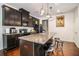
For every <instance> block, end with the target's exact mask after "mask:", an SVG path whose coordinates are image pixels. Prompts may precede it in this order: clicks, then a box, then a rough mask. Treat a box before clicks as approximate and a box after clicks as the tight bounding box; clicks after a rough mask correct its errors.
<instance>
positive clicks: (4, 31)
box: [2, 26, 33, 33]
mask: <svg viewBox="0 0 79 59" xmlns="http://www.w3.org/2000/svg"><path fill="white" fill-rule="evenodd" d="M11 27H14V28H16V30H17V33H19V29H27V32H30V31H31V30H32V29H33V27H17V26H3V27H2V32H3V33H6V29H10V28H11Z"/></svg>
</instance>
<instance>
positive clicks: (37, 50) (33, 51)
mask: <svg viewBox="0 0 79 59" xmlns="http://www.w3.org/2000/svg"><path fill="white" fill-rule="evenodd" d="M20 55H21V56H44V55H45V50H44V47H43V45H41V44H37V43H34V42H29V41H26V40H20Z"/></svg>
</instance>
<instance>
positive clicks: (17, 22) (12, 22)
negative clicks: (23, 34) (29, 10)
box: [2, 5, 21, 26]
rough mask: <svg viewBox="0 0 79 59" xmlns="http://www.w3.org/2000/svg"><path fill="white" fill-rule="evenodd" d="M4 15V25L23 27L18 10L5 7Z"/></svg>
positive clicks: (3, 7)
mask: <svg viewBox="0 0 79 59" xmlns="http://www.w3.org/2000/svg"><path fill="white" fill-rule="evenodd" d="M2 14H3V25H5V26H21V13H20V12H19V11H18V10H16V9H13V8H11V7H8V6H6V5H3V6H2Z"/></svg>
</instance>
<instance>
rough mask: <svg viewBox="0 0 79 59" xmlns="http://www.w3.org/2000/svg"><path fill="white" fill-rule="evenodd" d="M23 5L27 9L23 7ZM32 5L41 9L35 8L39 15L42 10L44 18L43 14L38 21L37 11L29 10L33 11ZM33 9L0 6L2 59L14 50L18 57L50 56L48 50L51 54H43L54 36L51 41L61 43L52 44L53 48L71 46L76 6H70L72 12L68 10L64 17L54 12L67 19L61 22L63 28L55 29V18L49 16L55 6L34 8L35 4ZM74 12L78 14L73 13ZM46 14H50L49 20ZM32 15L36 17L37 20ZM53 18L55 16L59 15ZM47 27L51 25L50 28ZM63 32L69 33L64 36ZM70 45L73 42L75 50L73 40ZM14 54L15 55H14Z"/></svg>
mask: <svg viewBox="0 0 79 59" xmlns="http://www.w3.org/2000/svg"><path fill="white" fill-rule="evenodd" d="M19 5H20V6H19ZM24 5H27V7H26V6H24ZM32 5H33V6H32ZM35 5H38V6H40V5H41V6H40V8H37V7H38V6H36V8H37V10H39V12H40V9H45V10H46V13H47V18H44V17H45V15H46V14H45V15H44V17H42V15H41V16H39V15H38V14H37V13H39V12H38V11H37V10H34V9H33V10H32V7H34V6H35ZM35 5H34V4H31V3H30V4H27V3H25V4H18V3H7V4H2V5H1V6H2V7H1V8H2V38H3V51H2V53H3V55H4V54H6V53H7V52H8V51H9V50H14V49H16V48H19V50H20V52H19V55H20V56H47V55H49V54H51V53H52V54H53V51H54V50H52V51H51V52H50V51H49V52H50V53H49V52H47V50H48V49H49V47H50V45H51V43H52V39H53V38H54V35H55V34H58V33H59V35H58V37H55V38H54V39H61V42H60V41H57V42H56V43H57V44H58V43H60V44H61V46H63V41H68V42H73V30H74V29H72V28H73V21H74V20H73V19H76V17H77V16H76V15H77V14H76V9H77V8H78V7H77V6H78V4H76V3H73V4H71V6H72V8H70V10H68V12H67V13H66V12H60V11H59V10H58V12H60V15H64V16H61V18H62V19H63V18H65V19H67V20H65V23H67V24H64V25H56V26H55V20H54V19H55V16H53V17H52V16H51V14H52V13H53V14H54V12H52V10H53V9H54V10H55V7H56V6H55V5H56V4H54V3H52V4H50V3H48V4H42V3H41V4H38V3H37V4H35ZM60 5H61V4H60ZM63 5H64V4H63ZM51 6H53V7H51ZM65 6H69V5H68V4H65ZM65 6H64V7H65ZM71 6H70V7H71ZM64 7H63V8H64ZM30 8H31V9H30ZM60 8H61V7H60ZM67 8H68V7H67ZM72 9H73V10H72ZM27 10H28V11H27ZM54 10H53V11H54ZM64 10H65V9H64ZM31 11H32V12H33V11H34V14H32V12H31ZM42 12H43V11H42ZM48 12H49V13H48ZM51 12H52V13H51ZM55 12H56V11H55ZM77 12H79V11H78V10H77ZM48 14H50V17H49V15H48ZM35 15H38V17H37V16H35ZM56 15H59V13H58V14H56ZM73 16H75V17H73ZM42 19H43V20H42ZM58 19H60V17H58ZM69 19H70V20H69ZM63 22H64V21H63ZM61 23H62V22H61ZM70 24H71V25H70ZM51 25H53V27H52V26H51ZM57 26H58V27H57ZM59 26H61V27H59ZM64 27H65V28H64ZM74 27H75V26H74ZM55 28H56V29H55ZM67 31H68V32H69V33H68V34H67V33H66V32H67ZM64 35H66V36H64ZM69 35H71V36H69ZM74 38H75V37H74ZM74 41H75V44H76V45H77V46H79V45H78V43H76V41H77V40H74ZM78 51H79V49H78ZM14 54H16V52H15V53H14ZM70 55H71V54H70ZM73 55H75V54H73ZM77 55H79V54H77ZM4 56H5V55H4Z"/></svg>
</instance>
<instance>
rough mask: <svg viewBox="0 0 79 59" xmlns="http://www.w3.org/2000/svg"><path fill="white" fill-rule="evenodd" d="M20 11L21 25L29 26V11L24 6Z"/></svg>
mask: <svg viewBox="0 0 79 59" xmlns="http://www.w3.org/2000/svg"><path fill="white" fill-rule="evenodd" d="M19 11H20V12H21V25H22V26H25V27H27V26H29V21H30V19H29V12H28V11H26V10H25V9H23V8H20V9H19Z"/></svg>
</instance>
